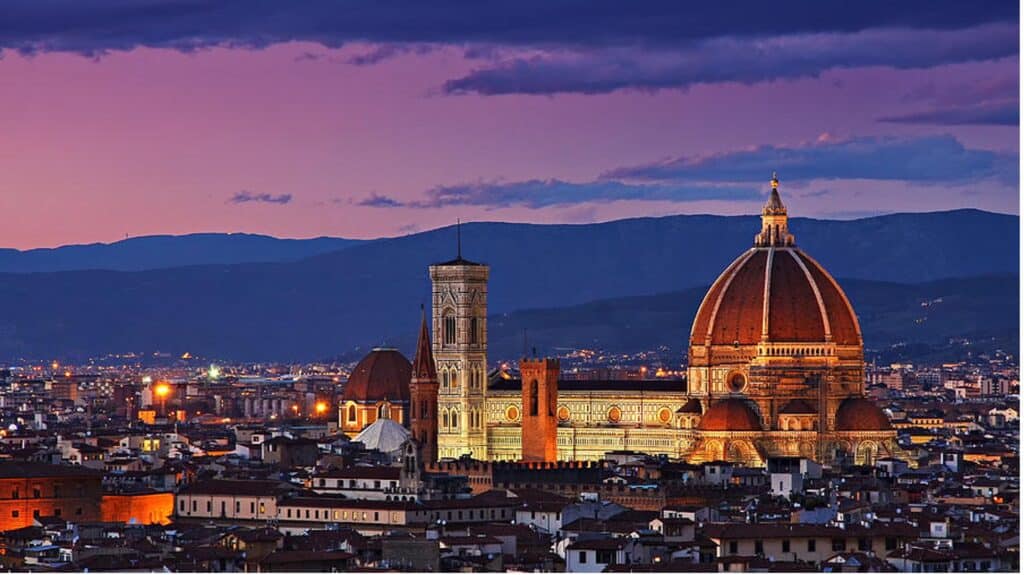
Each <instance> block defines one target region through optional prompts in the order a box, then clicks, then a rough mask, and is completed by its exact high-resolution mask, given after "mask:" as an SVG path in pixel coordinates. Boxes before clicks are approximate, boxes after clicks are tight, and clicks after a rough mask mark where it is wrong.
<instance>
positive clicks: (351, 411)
mask: <svg viewBox="0 0 1024 575" xmlns="http://www.w3.org/2000/svg"><path fill="white" fill-rule="evenodd" d="M348 420H349V421H355V420H356V405H355V404H354V403H352V404H349V406H348Z"/></svg>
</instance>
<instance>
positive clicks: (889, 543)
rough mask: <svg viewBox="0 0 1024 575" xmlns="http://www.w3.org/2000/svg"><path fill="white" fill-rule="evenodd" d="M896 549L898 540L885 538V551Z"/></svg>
mask: <svg viewBox="0 0 1024 575" xmlns="http://www.w3.org/2000/svg"><path fill="white" fill-rule="evenodd" d="M894 549H896V538H895V537H886V538H885V550H886V551H892V550H894Z"/></svg>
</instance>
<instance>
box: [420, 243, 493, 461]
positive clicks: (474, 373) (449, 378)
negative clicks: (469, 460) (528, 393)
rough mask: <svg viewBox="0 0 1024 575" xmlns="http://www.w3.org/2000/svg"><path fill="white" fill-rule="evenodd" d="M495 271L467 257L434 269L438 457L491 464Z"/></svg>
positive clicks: (433, 310) (459, 257) (436, 265)
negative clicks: (490, 315)
mask: <svg viewBox="0 0 1024 575" xmlns="http://www.w3.org/2000/svg"><path fill="white" fill-rule="evenodd" d="M489 273H490V268H489V267H488V266H487V265H485V264H481V263H476V262H471V261H469V260H466V259H464V258H463V257H462V249H461V242H460V245H459V250H458V257H456V258H455V259H454V260H451V261H448V262H443V263H438V264H434V265H432V266H430V281H431V284H432V292H433V293H432V317H433V330H434V333H433V348H434V360H435V363H436V364H437V376H438V380H439V381H440V387H439V389H438V395H437V416H438V423H439V426H438V433H437V449H438V453H437V456H438V458H446V457H460V456H462V455H470V456H472V457H473V458H475V459H480V460H487V458H488V453H487V411H486V398H487V280H488V276H489Z"/></svg>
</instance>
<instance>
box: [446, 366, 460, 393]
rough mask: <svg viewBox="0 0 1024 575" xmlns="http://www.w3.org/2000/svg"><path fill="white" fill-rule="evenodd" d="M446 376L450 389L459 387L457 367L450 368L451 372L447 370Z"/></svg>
mask: <svg viewBox="0 0 1024 575" xmlns="http://www.w3.org/2000/svg"><path fill="white" fill-rule="evenodd" d="M448 377H449V378H450V379H449V381H448V385H449V386H450V387H451V388H452V389H458V388H459V371H458V370H457V369H452V370H451V372H449V374H448Z"/></svg>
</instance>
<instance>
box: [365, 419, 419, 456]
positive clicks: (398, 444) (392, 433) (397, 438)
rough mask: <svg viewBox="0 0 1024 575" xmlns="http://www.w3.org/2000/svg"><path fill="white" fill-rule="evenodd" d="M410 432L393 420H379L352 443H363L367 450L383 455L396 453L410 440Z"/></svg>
mask: <svg viewBox="0 0 1024 575" xmlns="http://www.w3.org/2000/svg"><path fill="white" fill-rule="evenodd" d="M409 435H410V434H409V430H408V429H406V428H404V427H402V425H401V424H399V423H398V422H396V421H394V420H392V419H387V418H384V419H378V420H377V421H374V422H373V423H371V424H370V425H369V426H367V428H366V429H364V430H362V431H361V432H359V435H357V436H355V437H354V438H353V439H352V441H358V442H360V443H362V444H363V445H364V446H365V447H366V449H376V450H377V451H380V452H381V453H395V452H397V451H399V450H400V449H401V448H402V446H403V445H405V442H406V441H408V440H409Z"/></svg>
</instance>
